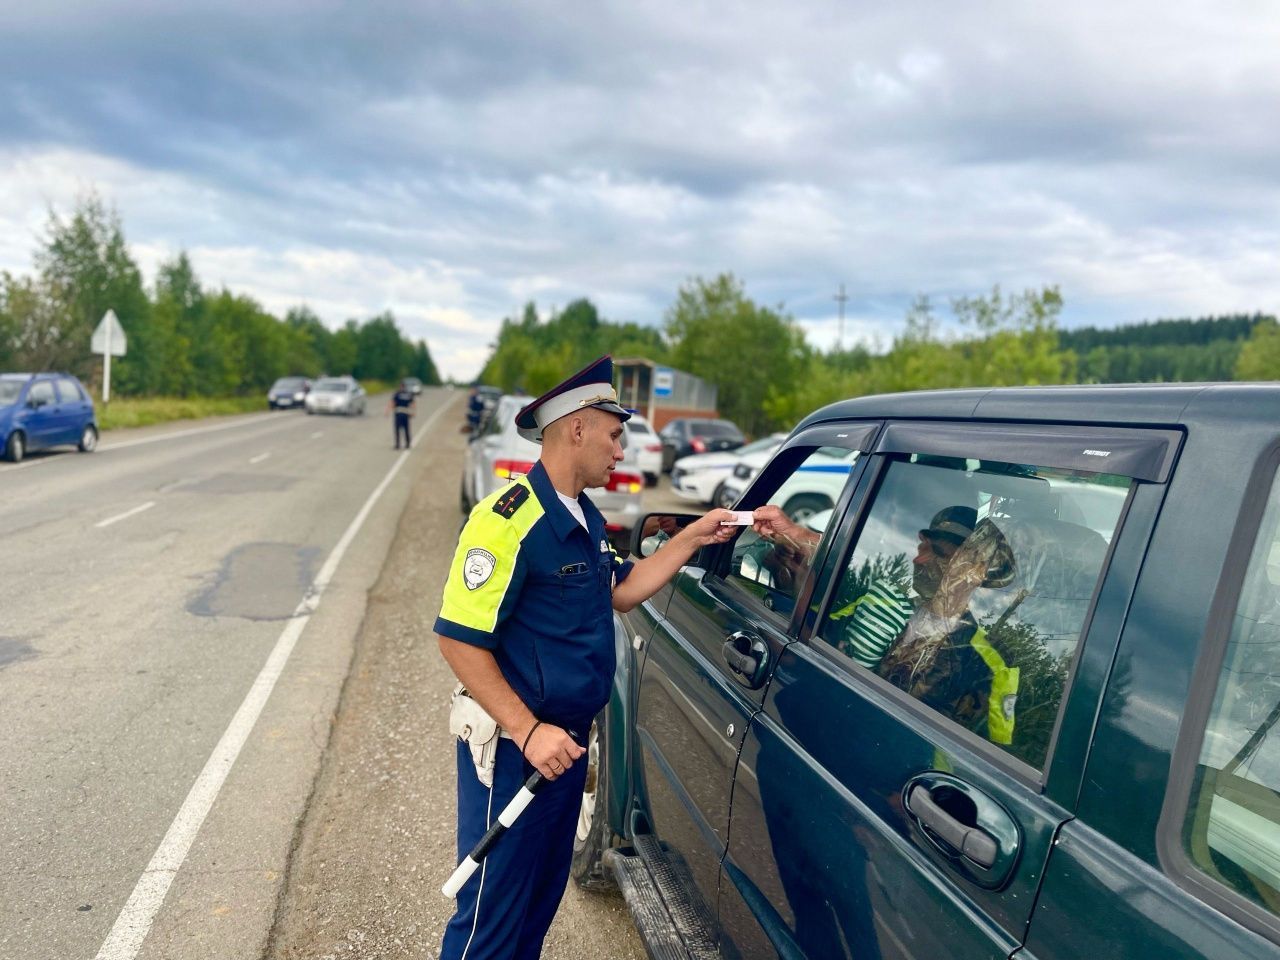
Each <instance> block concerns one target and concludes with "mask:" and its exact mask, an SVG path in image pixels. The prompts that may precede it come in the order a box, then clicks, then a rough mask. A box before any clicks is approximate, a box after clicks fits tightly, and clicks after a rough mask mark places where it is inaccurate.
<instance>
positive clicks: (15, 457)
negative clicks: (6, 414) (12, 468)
mask: <svg viewBox="0 0 1280 960" xmlns="http://www.w3.org/2000/svg"><path fill="white" fill-rule="evenodd" d="M26 453H27V438H26V437H24V436H23V435H22V431H21V430H15V431H13V433H11V434H9V442H8V443H6V444H5V445H4V458H5V459H6V460H8V461H9V462H10V463H21V462H22V458H23V457H24V456H26Z"/></svg>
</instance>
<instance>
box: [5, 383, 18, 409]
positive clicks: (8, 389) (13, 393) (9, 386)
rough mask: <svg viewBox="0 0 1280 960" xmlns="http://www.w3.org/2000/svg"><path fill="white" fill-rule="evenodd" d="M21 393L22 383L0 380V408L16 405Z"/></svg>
mask: <svg viewBox="0 0 1280 960" xmlns="http://www.w3.org/2000/svg"><path fill="white" fill-rule="evenodd" d="M21 392H22V383H21V382H20V381H18V380H0V407H3V406H7V405H8V404H10V403H16V402H17V400H18V394H20V393H21Z"/></svg>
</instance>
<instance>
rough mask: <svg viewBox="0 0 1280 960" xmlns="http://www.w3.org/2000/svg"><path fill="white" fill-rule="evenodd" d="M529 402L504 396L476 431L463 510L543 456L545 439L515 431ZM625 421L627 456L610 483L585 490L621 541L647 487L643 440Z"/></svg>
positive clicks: (470, 448) (470, 444) (466, 468)
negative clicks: (640, 449) (639, 456)
mask: <svg viewBox="0 0 1280 960" xmlns="http://www.w3.org/2000/svg"><path fill="white" fill-rule="evenodd" d="M529 402H530V398H529V397H524V396H504V397H503V398H502V399H500V400H499V401H498V403H497V405H496V406H495V407H494V409H493V416H491V417H489V418H488V419H487V420H486V421H484V426H483V427H482V428H481V430H480V432H479V433H477V434H473V435H472V437H471V440H470V441H469V442H468V444H467V458H466V463H465V464H464V465H463V468H462V497H461V506H462V512H463V513H465V514H469V513H470V512H471V509H472V507H474V506H475V505H476V504H477V503H479V502H480V501H481V500H483V499H484V498H485V497H487V496H489V494H491V493H493V492H494V491H496V490H498V489H499V488H501V487H503V486H505V485H506V484H507V483H509V482H510V481H511V480H512V479H513V478H515V477H518V476H522V475H523V474H526V473H528V472H529V471H530V470H532V469H533V464H534V462H535V461H536V460H537V459H538V457H540V456H541V455H542V446H541V445H540V444H537V443H534V442H533V441H532V440H526V439H525V438H524V437H522V436H520V433H519V432H518V431H517V430H516V414H517V413H518V412H519V411H520V408H521V407H523V406H525V404H527V403H529ZM628 422H629V421H628ZM626 426H627V424H624V425H623V441H624V443H623V452H624V453H625V454H626V456H625V458H624V459H623V461H622V462H621V463H619V464H618V465H617V466H616V467H614V469H613V473H612V474H611V475H610V477H609V483H608V485H607V486H604V487H591V488H589V489H588V490H586V491H585V492H586V494H587V496H588V497H590V498H591V502H592V503H594V504H595V505H596V507H598V508H599V510H600V512H601V513H602V514H604V521H605V526H606V528H607V529H608V530H609V533H610V535H611V536H613V537H614V539H615V540H616V541H617V542H618V543H625V542H627V540H628V538H629V537H630V535H631V528H632V527H634V526H635V524H636V521H637V520H639V519H640V516H641V508H640V498H641V494H642V492H643V490H644V474H643V473H642V472H641V470H640V465H639V463H638V462H637V460H636V448H637V446H638V444H636V443H634V442H632V440H631V438H630V436H629V432H628V431H627V430H626Z"/></svg>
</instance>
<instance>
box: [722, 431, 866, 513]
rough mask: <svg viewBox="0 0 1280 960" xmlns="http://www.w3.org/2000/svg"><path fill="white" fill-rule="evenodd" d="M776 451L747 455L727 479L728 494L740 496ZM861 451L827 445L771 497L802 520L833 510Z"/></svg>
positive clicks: (734, 498) (726, 490)
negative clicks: (858, 452) (766, 453)
mask: <svg viewBox="0 0 1280 960" xmlns="http://www.w3.org/2000/svg"><path fill="white" fill-rule="evenodd" d="M772 456H773V454H772V453H770V454H768V455H764V454H758V453H757V454H751V455H749V456H746V457H743V458H742V462H741V463H739V464H738V466H737V467H735V468H734V471H733V475H732V476H730V477H729V478H728V479H727V480H725V483H724V496H725V497H732V498H733V499H732V502H733V503H736V502H737V501H738V498H739V497H741V496H742V494H743V493H744V492H745V491H746V489H747V487H749V486H750V485H751V481H752V479H753V478H754V477H755V475H756V474H757V473H759V472H760V470H761V468H763V467H764V465H765V464H766V463H768V462H769V458H770V457H772ZM856 458H857V453H856V452H854V451H850V450H842V449H840V448H838V447H823V448H821V449H820V450H818V451H817V452H816V453H814V454H813V456H811V457H810V458H809V459H808V460H806V461H805V462H804V465H803V466H801V467H799V468H798V469H797V470H796V472H795V473H793V474H792V475H791V476H790V477H789V478H788V479H787V481H786V482H785V483H783V485H782V486H781V487H779V488H778V491H777V493H775V494H774V495H773V496H772V497H771V498H770V501H769V502H770V503H776V504H778V505H779V506H780V507H782V510H783V512H784V513H786V514H787V516H789V517H790V518H791V519H792V520H794V521H795V522H796V523H801V522H803V521H805V520H807V519H808V518H809V517H811V516H813V515H814V514H816V513H821V512H822V511H823V510H830V509H831V508H832V507H834V506H835V505H836V499H837V498H838V497H839V496H840V491H841V489H843V487H844V483H845V481H846V480H848V479H849V471H850V470H851V469H853V463H854V460H855V459H856Z"/></svg>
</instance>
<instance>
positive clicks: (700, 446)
mask: <svg viewBox="0 0 1280 960" xmlns="http://www.w3.org/2000/svg"><path fill="white" fill-rule="evenodd" d="M689 446H691V447H693V452H694V453H706V452H707V445H706V444H705V443H703V442H702V438H701V437H694V438H693V439H692V440H690V441H689Z"/></svg>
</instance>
